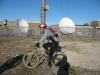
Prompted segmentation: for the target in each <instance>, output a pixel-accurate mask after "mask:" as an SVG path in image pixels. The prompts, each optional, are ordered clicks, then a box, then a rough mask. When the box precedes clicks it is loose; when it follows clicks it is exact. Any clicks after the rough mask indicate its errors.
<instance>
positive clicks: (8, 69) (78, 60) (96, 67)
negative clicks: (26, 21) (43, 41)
mask: <svg viewBox="0 0 100 75" xmlns="http://www.w3.org/2000/svg"><path fill="white" fill-rule="evenodd" d="M38 40H39V39H36V38H26V37H21V38H20V37H13V38H0V75H57V72H58V69H59V68H58V67H56V66H54V65H53V67H52V68H50V67H48V65H47V64H45V63H43V64H41V65H40V66H38V67H37V68H35V69H34V70H33V69H28V68H26V67H25V66H24V65H23V63H22V60H21V59H22V56H23V55H24V53H26V52H28V51H31V50H32V49H33V47H34V44H35V43H36V42H37V41H38ZM59 40H60V46H62V47H64V48H62V51H63V52H64V53H65V54H66V56H67V59H68V62H69V64H70V66H71V67H70V69H69V75H100V60H99V57H100V39H88V38H81V39H79V38H59Z"/></svg>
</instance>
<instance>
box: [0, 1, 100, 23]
mask: <svg viewBox="0 0 100 75" xmlns="http://www.w3.org/2000/svg"><path fill="white" fill-rule="evenodd" d="M46 4H48V5H49V6H50V9H49V10H48V11H46V24H47V25H54V24H59V22H60V20H61V19H62V18H63V17H68V18H70V19H71V20H72V21H73V22H74V23H75V24H78V25H82V24H85V23H89V24H90V22H91V21H100V0H46ZM40 16H41V0H0V21H3V20H4V19H8V21H16V19H25V20H26V21H36V22H40V21H41V17H40Z"/></svg>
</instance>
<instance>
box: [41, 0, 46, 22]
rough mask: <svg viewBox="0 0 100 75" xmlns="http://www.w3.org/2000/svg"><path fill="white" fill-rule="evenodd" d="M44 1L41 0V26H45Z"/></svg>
mask: <svg viewBox="0 0 100 75" xmlns="http://www.w3.org/2000/svg"><path fill="white" fill-rule="evenodd" d="M45 11H46V10H45V0H41V24H45Z"/></svg>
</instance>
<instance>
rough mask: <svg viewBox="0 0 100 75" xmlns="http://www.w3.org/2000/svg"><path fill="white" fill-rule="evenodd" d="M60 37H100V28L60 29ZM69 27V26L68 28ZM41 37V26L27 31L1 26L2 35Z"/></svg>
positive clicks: (0, 32) (0, 33)
mask: <svg viewBox="0 0 100 75" xmlns="http://www.w3.org/2000/svg"><path fill="white" fill-rule="evenodd" d="M57 29H58V30H59V34H60V37H86V38H100V28H92V27H88V28H75V32H74V33H67V34H65V33H63V32H61V31H60V29H59V28H57ZM66 29H67V28H66ZM19 36H24V37H39V36H40V29H39V28H35V27H34V28H33V27H31V28H29V29H28V31H27V32H25V33H24V32H21V31H20V30H19V29H18V28H16V27H0V37H19Z"/></svg>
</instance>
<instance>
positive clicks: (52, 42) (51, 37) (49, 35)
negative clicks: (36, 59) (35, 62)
mask: <svg viewBox="0 0 100 75" xmlns="http://www.w3.org/2000/svg"><path fill="white" fill-rule="evenodd" d="M40 28H41V32H43V35H42V38H41V39H40V40H39V42H38V43H37V44H36V45H35V46H36V47H39V46H40V45H41V44H43V43H44V41H45V40H48V42H47V43H45V44H43V48H44V49H45V50H46V51H47V53H48V65H49V66H52V61H53V53H54V51H55V49H56V47H57V46H58V38H57V37H58V35H57V34H55V33H54V32H53V31H52V30H49V29H47V26H46V25H43V24H42V25H41V26H40ZM49 48H50V50H49Z"/></svg>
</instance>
